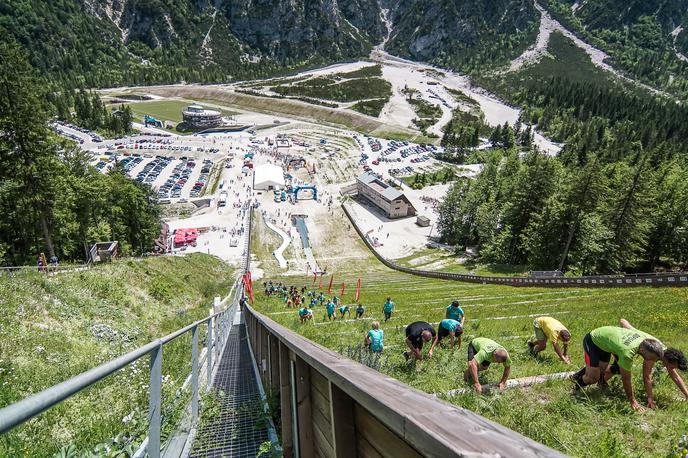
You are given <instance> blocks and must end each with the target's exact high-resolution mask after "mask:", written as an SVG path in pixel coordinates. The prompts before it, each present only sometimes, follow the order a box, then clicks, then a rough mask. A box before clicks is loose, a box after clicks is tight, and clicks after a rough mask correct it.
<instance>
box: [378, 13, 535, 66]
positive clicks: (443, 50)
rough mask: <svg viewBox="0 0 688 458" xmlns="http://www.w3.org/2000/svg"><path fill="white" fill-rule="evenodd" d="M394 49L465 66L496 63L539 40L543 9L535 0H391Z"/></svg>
mask: <svg viewBox="0 0 688 458" xmlns="http://www.w3.org/2000/svg"><path fill="white" fill-rule="evenodd" d="M387 6H388V7H389V8H390V9H391V11H392V12H391V15H390V17H391V21H392V23H393V31H392V34H391V37H390V40H389V43H388V44H387V46H386V48H387V50H388V51H390V52H391V53H393V54H397V55H399V56H402V57H407V58H411V59H415V60H421V61H428V62H432V63H436V64H439V65H442V66H446V67H451V68H456V69H460V70H462V71H466V70H471V69H475V68H477V67H479V66H480V67H497V66H499V65H501V64H503V63H505V62H506V61H508V60H510V59H511V58H513V57H516V56H517V55H519V54H520V53H521V52H522V51H523V50H524V49H525V48H526V47H528V46H529V45H530V43H532V42H533V41H534V40H535V36H536V34H537V26H538V21H539V14H538V12H537V11H536V10H535V8H534V5H533V3H532V2H531V1H530V0H477V1H472V0H448V1H443V2H437V1H433V0H418V1H412V0H400V1H398V2H396V3H394V2H387Z"/></svg>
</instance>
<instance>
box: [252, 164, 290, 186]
mask: <svg viewBox="0 0 688 458" xmlns="http://www.w3.org/2000/svg"><path fill="white" fill-rule="evenodd" d="M284 186H285V183H284V171H283V170H282V167H280V166H278V165H273V164H263V165H259V166H258V167H256V168H255V169H254V171H253V189H258V190H262V191H272V190H273V189H284Z"/></svg>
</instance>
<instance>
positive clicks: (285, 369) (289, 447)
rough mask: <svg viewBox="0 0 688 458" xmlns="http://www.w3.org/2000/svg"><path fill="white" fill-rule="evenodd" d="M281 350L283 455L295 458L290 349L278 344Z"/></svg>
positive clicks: (280, 389) (280, 387)
mask: <svg viewBox="0 0 688 458" xmlns="http://www.w3.org/2000/svg"><path fill="white" fill-rule="evenodd" d="M278 348H279V395H280V410H281V415H280V416H281V419H282V421H281V423H282V453H284V458H293V456H294V441H293V428H292V423H291V422H292V415H291V411H292V405H291V385H290V383H289V379H290V377H289V371H290V369H289V365H290V364H291V362H290V360H289V349H288V348H287V347H286V345H284V344H283V343H278Z"/></svg>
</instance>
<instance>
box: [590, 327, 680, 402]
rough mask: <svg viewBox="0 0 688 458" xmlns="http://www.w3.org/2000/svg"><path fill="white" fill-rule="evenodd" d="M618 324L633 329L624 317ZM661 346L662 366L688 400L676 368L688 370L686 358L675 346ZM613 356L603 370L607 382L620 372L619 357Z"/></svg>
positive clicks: (649, 396)
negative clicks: (612, 359) (662, 352)
mask: <svg viewBox="0 0 688 458" xmlns="http://www.w3.org/2000/svg"><path fill="white" fill-rule="evenodd" d="M619 325H620V326H621V327H622V328H626V329H635V328H634V327H633V325H631V323H629V322H628V320H626V319H624V318H621V319H620V320H619ZM660 343H661V342H660ZM662 347H663V349H664V355H663V356H662V364H664V367H665V368H666V370H667V372H668V373H669V377H670V378H671V380H672V381H673V382H674V384H675V385H676V386H677V387H678V389H679V391H681V393H682V394H683V396H684V397H685V398H686V400H688V388H687V387H686V384H685V382H684V381H683V379H682V378H681V375H680V374H679V373H678V372H677V370H676V369H679V370H681V371H683V372H685V371H686V370H688V360H686V356H685V355H684V354H683V352H682V351H681V350H678V349H676V348H667V347H666V346H665V345H664V344H662ZM613 356H614V361H613V363H612V364H610V365H608V366H607V370H606V371H604V381H605V382H607V381H608V380H609V379H610V378H612V377H613V376H614V375H616V374H619V373H620V372H621V367H620V366H619V358H618V357H617V356H616V355H613ZM650 392H651V390H650ZM651 397H652V396H651V394H648V405H649V402H650V398H651Z"/></svg>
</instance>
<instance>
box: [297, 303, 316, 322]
mask: <svg viewBox="0 0 688 458" xmlns="http://www.w3.org/2000/svg"><path fill="white" fill-rule="evenodd" d="M299 319H301V323H305V322H307V321H308V320H312V319H313V311H312V310H311V309H309V308H308V305H304V306H303V308H301V309H299Z"/></svg>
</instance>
